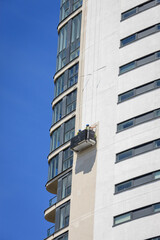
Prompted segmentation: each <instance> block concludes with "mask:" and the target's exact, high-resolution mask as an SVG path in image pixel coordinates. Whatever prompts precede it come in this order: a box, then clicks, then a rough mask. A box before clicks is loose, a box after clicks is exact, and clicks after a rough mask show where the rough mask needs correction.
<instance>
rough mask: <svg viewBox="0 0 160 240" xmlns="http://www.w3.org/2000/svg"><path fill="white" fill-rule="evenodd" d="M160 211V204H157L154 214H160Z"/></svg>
mask: <svg viewBox="0 0 160 240" xmlns="http://www.w3.org/2000/svg"><path fill="white" fill-rule="evenodd" d="M159 211H160V203H157V204H155V205H154V212H159Z"/></svg>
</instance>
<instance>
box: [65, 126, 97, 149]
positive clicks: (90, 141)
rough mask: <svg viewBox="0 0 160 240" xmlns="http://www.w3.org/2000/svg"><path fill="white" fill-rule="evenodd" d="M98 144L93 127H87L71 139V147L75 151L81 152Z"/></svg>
mask: <svg viewBox="0 0 160 240" xmlns="http://www.w3.org/2000/svg"><path fill="white" fill-rule="evenodd" d="M95 144H96V137H95V132H94V131H93V130H91V129H85V130H83V131H81V132H79V133H78V135H76V136H75V137H73V138H72V139H71V145H70V148H71V149H72V150H73V151H74V152H80V151H83V150H85V149H86V148H89V147H91V146H93V145H95Z"/></svg>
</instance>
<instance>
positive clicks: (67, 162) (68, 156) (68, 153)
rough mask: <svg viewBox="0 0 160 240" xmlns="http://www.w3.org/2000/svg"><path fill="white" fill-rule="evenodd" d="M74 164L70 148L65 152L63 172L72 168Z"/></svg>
mask: <svg viewBox="0 0 160 240" xmlns="http://www.w3.org/2000/svg"><path fill="white" fill-rule="evenodd" d="M72 164H73V152H72V150H71V149H70V148H67V149H65V150H64V151H63V171H64V170H66V169H68V168H70V167H71V166H72Z"/></svg>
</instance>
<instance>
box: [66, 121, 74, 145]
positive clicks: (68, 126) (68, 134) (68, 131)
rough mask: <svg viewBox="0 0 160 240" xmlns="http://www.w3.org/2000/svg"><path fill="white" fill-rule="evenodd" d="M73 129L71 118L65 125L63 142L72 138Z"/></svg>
mask: <svg viewBox="0 0 160 240" xmlns="http://www.w3.org/2000/svg"><path fill="white" fill-rule="evenodd" d="M74 129H75V117H74V118H71V119H70V120H69V121H67V122H66V123H65V126H64V131H65V134H64V141H65V142H67V141H69V140H70V139H71V138H72V137H74Z"/></svg>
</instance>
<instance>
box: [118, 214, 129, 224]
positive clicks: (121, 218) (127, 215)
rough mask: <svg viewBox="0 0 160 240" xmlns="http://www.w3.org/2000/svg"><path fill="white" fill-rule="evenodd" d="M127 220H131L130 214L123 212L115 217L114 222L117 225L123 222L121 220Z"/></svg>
mask: <svg viewBox="0 0 160 240" xmlns="http://www.w3.org/2000/svg"><path fill="white" fill-rule="evenodd" d="M129 220H131V214H130V213H126V214H123V215H121V216H118V217H115V219H114V224H115V225H117V224H120V223H123V222H127V221H129Z"/></svg>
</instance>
